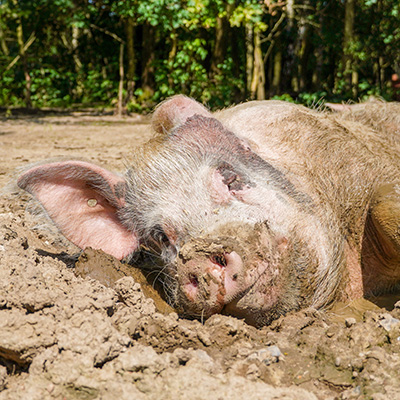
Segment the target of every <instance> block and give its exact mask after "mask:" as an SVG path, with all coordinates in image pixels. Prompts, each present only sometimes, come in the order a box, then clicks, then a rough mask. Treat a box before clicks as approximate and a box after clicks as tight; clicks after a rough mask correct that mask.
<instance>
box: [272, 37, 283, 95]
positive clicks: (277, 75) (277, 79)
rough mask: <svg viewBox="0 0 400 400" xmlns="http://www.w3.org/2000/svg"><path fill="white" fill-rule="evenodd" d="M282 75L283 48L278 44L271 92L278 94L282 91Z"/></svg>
mask: <svg viewBox="0 0 400 400" xmlns="http://www.w3.org/2000/svg"><path fill="white" fill-rule="evenodd" d="M281 76H282V48H281V46H280V45H278V46H277V50H276V53H275V57H274V66H273V77H272V83H271V92H272V93H271V94H272V95H277V94H280V92H281Z"/></svg>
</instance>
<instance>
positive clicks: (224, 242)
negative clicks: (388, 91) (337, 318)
mask: <svg viewBox="0 0 400 400" xmlns="http://www.w3.org/2000/svg"><path fill="white" fill-rule="evenodd" d="M388 107H389V109H390V107H391V106H388ZM396 107H397V105H393V109H394V110H397V108H396ZM380 112H381V110H380V109H379V107H378V108H377V109H376V113H377V117H378V116H379V114H380ZM388 116H390V112H389V113H388ZM152 126H153V130H154V133H155V135H154V138H153V139H152V140H151V141H150V142H148V143H147V144H145V145H144V146H142V147H140V148H138V149H137V150H136V151H135V152H134V154H132V157H131V164H130V167H129V169H128V170H127V172H126V173H125V175H123V176H122V175H118V174H115V173H113V172H110V171H108V170H107V169H105V168H103V167H100V166H98V165H94V164H92V163H89V162H86V161H82V160H64V161H55V162H47V163H43V164H41V165H37V166H33V167H32V168H30V169H28V170H27V171H25V172H24V173H23V174H22V175H21V176H20V177H19V179H18V185H19V186H20V187H21V188H22V189H25V190H27V191H28V192H30V193H31V194H33V196H34V197H36V198H37V199H38V200H39V201H40V202H41V204H42V205H43V207H44V208H45V210H46V211H47V213H48V215H49V217H50V218H51V219H52V220H53V221H54V223H55V224H56V225H57V226H58V228H59V229H60V231H61V232H62V233H63V234H64V235H65V236H66V238H67V239H69V240H70V241H72V242H73V243H75V244H77V245H78V246H79V247H81V248H82V249H84V248H86V247H89V246H90V247H93V248H97V249H102V250H104V251H105V252H107V253H109V254H111V255H113V256H115V257H117V258H118V259H125V260H128V261H129V259H131V257H132V255H134V254H136V253H137V252H139V251H140V250H141V249H145V250H146V251H150V252H152V253H153V254H155V255H156V256H158V257H159V258H160V260H162V262H161V264H160V266H159V267H157V268H159V269H160V274H161V275H162V276H163V277H164V279H165V290H166V295H167V297H168V299H169V301H170V303H171V305H172V306H173V307H175V308H176V309H177V310H178V311H179V312H180V313H181V314H182V315H184V316H188V317H194V318H207V317H209V316H211V315H213V314H215V313H224V314H229V315H233V316H237V317H239V318H243V319H244V320H245V321H246V322H248V323H249V324H252V325H255V326H262V325H265V324H268V323H270V322H271V321H272V320H273V319H275V318H278V317H279V316H280V315H284V314H286V313H287V312H289V311H293V310H299V309H301V308H306V307H312V308H315V309H326V308H328V307H329V306H330V305H332V304H333V303H334V302H335V301H337V300H340V301H350V300H352V299H357V298H361V297H363V296H364V297H365V296H373V295H377V294H379V293H383V292H388V291H391V290H394V289H396V287H397V286H398V283H399V281H400V268H399V267H398V266H399V262H400V236H399V232H400V231H399V232H398V226H399V222H400V183H399V172H400V171H399V168H400V167H399V165H400V164H399V155H398V153H399V152H398V147H397V145H396V146H394V145H393V141H392V140H391V139H390V138H389V139H388V138H387V137H386V136H385V134H384V130H385V129H386V128H384V129H383V130H382V131H379V130H378V129H376V128H375V127H374V126H373V125H371V124H368V123H366V122H365V121H364V120H362V119H361V120H360V121H358V120H357V118H352V117H348V115H347V114H346V115H344V113H343V112H339V113H337V114H331V113H327V112H318V111H315V110H310V109H307V108H305V107H303V106H299V105H295V104H290V103H286V102H281V101H252V102H247V103H243V104H241V105H238V106H235V107H232V108H229V109H226V110H222V111H220V112H217V113H216V114H211V112H210V111H209V110H208V109H207V108H205V107H204V106H203V105H201V104H200V103H197V102H196V101H195V100H193V99H190V98H188V97H185V96H182V95H180V96H175V97H173V98H171V99H169V100H167V101H165V102H163V103H161V104H160V105H159V106H158V107H157V108H156V110H155V112H154V114H153V119H152ZM396 132H397V133H398V129H397V128H393V133H392V134H391V135H392V136H393V137H395V136H396ZM392 136H391V137H392ZM155 268H156V267H155Z"/></svg>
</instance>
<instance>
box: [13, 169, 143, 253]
mask: <svg viewBox="0 0 400 400" xmlns="http://www.w3.org/2000/svg"><path fill="white" fill-rule="evenodd" d="M18 186H19V187H20V188H22V189H24V190H26V191H28V192H29V193H31V194H33V195H34V196H35V197H36V198H37V199H38V200H39V201H40V202H41V204H42V205H43V207H44V208H45V209H46V211H47V213H48V215H49V216H50V218H51V219H52V220H53V221H54V222H55V223H56V225H57V226H58V228H59V229H60V231H61V232H62V233H63V235H64V236H65V237H66V238H67V239H68V240H70V241H71V242H72V243H74V244H76V245H77V246H79V247H80V248H82V249H84V248H86V247H93V248H94V249H101V250H103V251H105V252H106V253H108V254H111V255H113V256H114V257H116V258H118V259H122V258H124V257H126V256H128V255H129V254H130V253H132V252H133V251H135V250H136V249H137V247H138V238H137V236H136V234H135V233H134V232H131V231H129V230H128V229H127V228H126V227H125V226H123V225H122V223H121V221H120V220H119V218H118V210H119V209H120V208H121V207H123V206H124V205H125V181H124V179H123V178H121V177H119V176H118V175H115V174H114V173H112V172H110V171H107V170H106V169H104V168H101V167H99V166H97V165H94V164H90V163H88V162H84V161H61V162H54V163H49V164H44V165H39V166H36V167H33V168H31V169H29V170H28V171H26V172H25V173H24V174H22V175H21V176H20V177H19V179H18Z"/></svg>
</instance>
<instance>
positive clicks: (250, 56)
mask: <svg viewBox="0 0 400 400" xmlns="http://www.w3.org/2000/svg"><path fill="white" fill-rule="evenodd" d="M245 29H246V96H248V95H249V94H250V95H252V94H251V93H252V91H251V85H252V82H253V72H254V34H253V33H254V32H253V26H252V25H251V24H247V25H246V28H245Z"/></svg>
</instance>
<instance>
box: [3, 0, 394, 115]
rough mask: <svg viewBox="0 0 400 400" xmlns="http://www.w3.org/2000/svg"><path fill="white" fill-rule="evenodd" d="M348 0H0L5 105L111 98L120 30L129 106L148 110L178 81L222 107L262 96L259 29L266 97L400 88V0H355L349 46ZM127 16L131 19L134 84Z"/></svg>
mask: <svg viewBox="0 0 400 400" xmlns="http://www.w3.org/2000/svg"><path fill="white" fill-rule="evenodd" d="M345 5H346V2H345V1H344V2H326V1H325V0H323V1H322V0H308V1H307V2H297V1H295V7H294V9H293V14H292V17H291V19H290V18H289V15H290V12H289V11H290V10H289V9H288V8H287V7H288V4H286V3H285V4H284V3H282V2H279V1H278V0H265V1H259V0H227V1H223V0H152V1H144V0H96V1H83V0H52V1H50V0H0V72H1V74H0V105H2V106H11V105H15V106H23V105H25V104H26V101H27V100H26V99H27V96H28V97H29V96H30V101H31V103H32V105H33V106H34V107H44V106H50V107H67V106H71V105H73V104H75V103H80V104H89V105H90V104H94V103H102V104H104V105H113V104H115V102H116V99H117V96H118V84H119V73H120V65H119V49H120V42H121V40H122V41H123V42H124V44H125V54H124V67H125V83H124V84H125V86H124V96H125V99H126V104H125V106H126V109H127V110H128V111H146V110H148V109H150V108H151V107H152V106H153V105H154V104H155V103H157V102H158V101H160V100H162V99H164V98H166V97H168V96H171V95H173V94H177V93H184V94H187V95H189V96H193V97H195V98H196V99H198V100H200V101H202V102H204V103H207V104H208V105H209V106H210V107H212V108H221V107H225V106H228V105H230V104H232V103H234V102H239V101H244V100H246V99H249V98H250V97H251V96H255V95H254V93H251V90H250V86H251V83H252V76H251V74H252V73H253V71H252V70H251V67H250V69H249V65H250V66H251V62H250V63H249V57H250V56H249V54H251V53H249V51H250V52H251V51H253V49H252V48H251V46H250V44H253V45H254V42H252V40H254V39H252V38H254V35H255V34H258V35H259V37H260V40H261V43H260V51H261V55H262V63H263V64H262V65H263V69H264V75H265V80H264V82H263V83H262V84H263V85H264V88H265V92H266V97H269V98H274V99H282V100H286V101H296V102H300V103H304V104H307V105H313V104H317V103H319V102H321V99H327V100H331V101H341V100H348V99H350V98H352V99H353V100H358V99H363V98H366V97H368V96H371V95H376V96H382V97H384V98H386V99H387V100H391V99H394V98H396V96H399V93H398V92H396V90H395V89H394V88H393V87H392V86H391V84H390V77H391V75H392V74H394V73H397V74H398V75H400V53H399V51H398V49H399V48H400V24H399V17H400V2H399V1H398V0H360V1H358V2H357V3H356V9H355V21H354V35H353V37H352V39H351V41H350V42H349V43H348V44H347V46H346V47H347V48H346V50H345V49H343V29H344V15H345V14H344V8H345ZM126 21H131V22H133V25H134V38H133V43H134V47H133V54H134V57H135V59H134V60H133V61H134V68H135V76H134V78H133V82H131V86H132V85H134V89H133V90H131V91H130V92H129V84H128V82H126V79H127V78H126V71H127V68H128V61H129V60H128V52H127V51H126V50H127V46H128V41H127V40H126V39H127V37H126V35H127V33H126V32H127V31H126ZM146 27H151V32H152V36H151V37H147V36H146V35H147V34H146V32H149V30H148V29H147V30H146V29H145V28H146ZM21 29H22V38H23V43H24V45H25V46H26V48H25V49H21V44H20V42H19V41H18V32H20V31H21ZM218 32H219V34H220V36H218V35H217V33H218ZM249 33H250V36H249ZM221 34H222V36H221ZM251 35H253V36H251ZM221 37H222V39H221ZM30 40H31V42H29V41H30ZM149 49H150V50H149ZM22 50H24V51H25V53H24V54H20V53H21V51H22ZM148 53H149V54H148ZM345 53H346V57H349V58H350V59H351V63H348V62H347V63H346V62H345V60H344V55H345ZM253 56H254V54H253ZM279 57H281V61H280V62H281V64H280V79H279V82H278V83H276V79H275V80H274V78H276V74H277V72H276V68H277V67H276V65H278V64H277V60H278V61H279ZM131 61H132V60H131ZM250 61H251V60H250ZM253 61H254V60H253ZM349 77H352V78H351V79H352V81H351V83H349V79H350V78H349ZM355 77H356V78H355ZM27 78H28V81H27ZM128 93H130V94H129V96H130V97H129V98H128V97H127V96H128Z"/></svg>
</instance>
